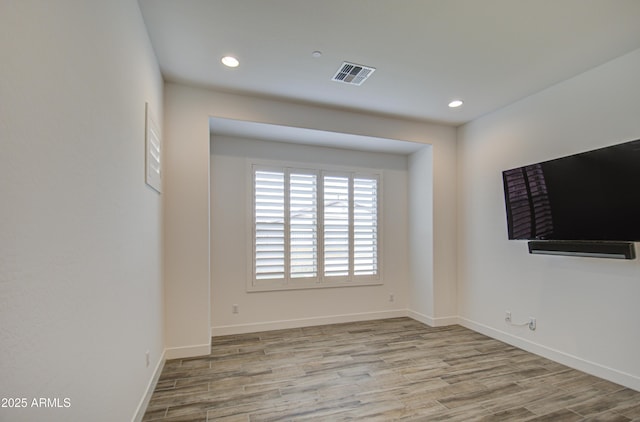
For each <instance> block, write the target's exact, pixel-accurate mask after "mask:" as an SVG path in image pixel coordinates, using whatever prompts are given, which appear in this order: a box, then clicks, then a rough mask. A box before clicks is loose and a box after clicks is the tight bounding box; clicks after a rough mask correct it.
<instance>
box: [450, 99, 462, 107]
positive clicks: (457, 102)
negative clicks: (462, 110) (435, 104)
mask: <svg viewBox="0 0 640 422" xmlns="http://www.w3.org/2000/svg"><path fill="white" fill-rule="evenodd" d="M462 104H464V103H463V102H462V100H453V101H451V102H450V103H449V107H450V108H457V107H460V106H461V105H462Z"/></svg>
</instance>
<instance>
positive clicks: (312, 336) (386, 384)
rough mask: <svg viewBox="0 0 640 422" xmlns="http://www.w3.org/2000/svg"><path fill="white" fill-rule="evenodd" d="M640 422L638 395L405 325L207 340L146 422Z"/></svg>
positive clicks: (502, 347)
mask: <svg viewBox="0 0 640 422" xmlns="http://www.w3.org/2000/svg"><path fill="white" fill-rule="evenodd" d="M299 420H316V421H350V420H362V421H394V420H407V421H464V422H470V421H491V422H493V421H554V422H555V421H561V422H565V421H636V422H638V421H640V392H637V391H634V390H630V389H628V388H623V387H621V386H619V385H617V384H614V383H611V382H609V381H604V380H602V379H599V378H596V377H594V376H591V375H587V374H585V373H583V372H580V371H576V370H574V369H570V368H567V367H566V366H563V365H560V364H558V363H555V362H552V361H550V360H548V359H544V358H541V357H539V356H536V355H533V354H531V353H528V352H525V351H523V350H520V349H517V348H515V347H512V346H509V345H507V344H505V343H502V342H500V341H497V340H494V339H491V338H489V337H486V336H483V335H481V334H478V333H476V332H473V331H471V330H468V329H466V328H463V327H460V326H448V327H440V328H431V327H428V326H426V325H424V324H421V323H419V322H417V321H414V320H412V319H409V318H394V319H387V320H378V321H367V322H356V323H347V324H336V325H326V326H317V327H308V328H297V329H290V330H279V331H269V332H261V333H255V334H243V335H232V336H224V337H214V338H213V345H212V348H211V354H210V355H209V356H203V357H198V358H190V359H176V360H171V361H167V362H166V365H165V367H164V370H163V372H162V374H161V376H160V380H159V382H158V385H157V388H156V390H155V391H154V393H153V396H152V398H151V401H150V403H149V406H148V408H147V412H146V414H145V416H144V421H163V422H169V421H171V422H176V421H243V422H246V421H252V422H253V421H299Z"/></svg>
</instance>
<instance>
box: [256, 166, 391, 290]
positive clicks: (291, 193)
mask: <svg viewBox="0 0 640 422" xmlns="http://www.w3.org/2000/svg"><path fill="white" fill-rule="evenodd" d="M251 173H252V187H251V202H252V209H253V212H252V217H251V225H252V230H251V234H252V236H251V237H252V239H251V245H252V250H251V255H252V261H253V271H252V275H251V280H250V284H249V285H248V288H249V290H272V289H297V288H308V287H333V286H338V285H345V286H346V285H356V284H377V283H379V279H380V277H379V273H380V262H379V250H380V246H379V243H380V236H379V221H380V220H379V214H380V213H379V201H378V198H379V194H380V192H379V191H380V186H379V185H380V176H379V175H378V174H365V173H359V172H343V171H328V170H322V169H314V168H294V167H284V166H282V167H274V166H264V165H258V164H254V165H252V166H251Z"/></svg>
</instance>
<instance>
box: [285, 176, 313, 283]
mask: <svg viewBox="0 0 640 422" xmlns="http://www.w3.org/2000/svg"><path fill="white" fill-rule="evenodd" d="M316 186H317V176H316V175H315V174H296V173H291V174H290V176H289V202H290V205H289V215H290V217H289V227H290V228H289V236H290V261H289V262H290V264H289V265H290V273H291V278H313V277H317V276H318V235H317V223H318V210H317V187H316Z"/></svg>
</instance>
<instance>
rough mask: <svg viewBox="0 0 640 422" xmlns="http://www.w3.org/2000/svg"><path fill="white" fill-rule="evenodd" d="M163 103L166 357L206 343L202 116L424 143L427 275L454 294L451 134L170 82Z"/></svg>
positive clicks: (205, 128)
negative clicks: (429, 232)
mask: <svg viewBox="0 0 640 422" xmlns="http://www.w3.org/2000/svg"><path fill="white" fill-rule="evenodd" d="M165 99H166V100H165V142H166V143H167V144H168V145H166V146H165V150H167V151H169V155H168V157H167V160H168V161H169V162H167V161H165V163H166V164H167V167H166V172H165V182H166V184H165V186H168V188H167V189H166V191H165V193H166V195H163V196H164V201H165V202H164V205H165V213H166V219H165V236H166V238H165V242H166V244H167V249H166V255H165V267H164V268H165V283H166V286H167V287H166V295H167V302H166V305H167V314H166V318H167V332H166V335H167V344H168V347H169V350H168V355H170V356H179V355H185V356H188V355H193V354H196V353H199V352H204V351H206V349H207V347H208V342H209V334H210V327H209V325H210V320H211V315H212V311H211V310H210V307H209V298H210V289H209V287H210V268H209V257H210V255H209V244H208V237H207V236H208V234H209V225H210V218H209V216H210V214H209V208H210V201H209V170H210V167H209V141H210V139H209V117H210V116H213V117H220V118H228V119H236V120H245V121H253V122H259V123H269V124H275V125H282V126H293V127H300V128H309V129H318V130H326V131H332V132H340V133H348V134H356V135H364V136H373V137H381V138H389V139H397V140H405V141H413V142H420V143H424V144H431V145H432V146H433V162H434V180H433V183H434V199H433V203H434V248H433V249H434V255H436V256H439V257H440V259H439V260H437V262H434V273H435V274H439V275H440V276H441V277H442V278H441V279H442V283H444V284H448V285H447V289H448V290H449V291H454V292H455V272H456V265H455V263H456V260H455V256H454V254H452V253H450V251H451V249H452V246H453V251H454V252H455V241H456V238H455V232H456V221H455V201H456V198H455V195H453V194H452V192H454V191H455V183H456V157H455V128H452V127H447V126H442V125H437V124H430V123H425V122H417V121H411V120H400V119H396V118H390V117H384V116H376V115H369V114H362V113H356V112H350V111H345V110H335V109H328V108H324V107H317V106H311V105H305V104H297V103H290V102H284V101H276V100H268V99H264V98H255V97H249V96H243V95H234V94H227V93H221V92H216V91H210V90H206V89H202V88H196V87H189V86H184V85H180V84H174V83H169V84H166V85H165ZM214 271H215V270H214ZM436 277H437V276H436ZM385 293H386V292H385ZM214 294H215V293H214ZM408 294H411V292H409V293H408ZM205 298H206V299H205ZM205 300H206V303H205ZM214 300H215V299H214ZM416 300H418V301H421V300H431V299H429V298H419V297H418V298H416ZM223 306H224V309H223V311H222V312H227V311H228V309H229V304H224V305H223ZM341 306H343V305H341ZM213 312H214V313H216V312H218V311H217V310H213ZM454 312H455V311H454ZM216 315H217V314H216ZM429 317H433V315H430V316H429ZM203 321H205V322H204V323H203Z"/></svg>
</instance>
